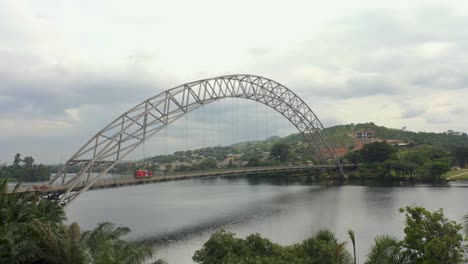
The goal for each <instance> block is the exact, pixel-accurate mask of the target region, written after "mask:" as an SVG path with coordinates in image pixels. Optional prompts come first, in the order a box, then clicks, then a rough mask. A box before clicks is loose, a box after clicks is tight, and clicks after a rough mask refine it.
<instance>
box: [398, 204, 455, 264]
mask: <svg viewBox="0 0 468 264" xmlns="http://www.w3.org/2000/svg"><path fill="white" fill-rule="evenodd" d="M400 212H402V213H403V212H404V213H405V216H406V227H405V229H404V232H405V238H404V239H403V241H402V243H403V244H402V246H403V253H404V254H405V256H406V257H407V258H408V259H409V261H410V263H415V264H419V263H424V264H426V263H427V264H432V263H434V264H437V263H446V264H451V263H460V262H461V261H462V260H463V255H462V253H461V252H462V240H463V237H462V236H461V235H460V234H459V231H460V230H461V229H462V227H461V225H459V224H457V223H455V222H454V221H450V220H448V219H447V218H445V216H444V214H443V210H442V209H439V210H437V211H435V212H433V213H431V212H429V211H427V210H426V209H424V208H422V207H406V208H404V209H403V208H402V209H400Z"/></svg>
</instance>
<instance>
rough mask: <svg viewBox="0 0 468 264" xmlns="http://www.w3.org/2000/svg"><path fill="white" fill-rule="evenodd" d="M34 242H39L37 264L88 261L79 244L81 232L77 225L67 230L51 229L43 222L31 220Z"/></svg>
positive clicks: (70, 263)
mask: <svg viewBox="0 0 468 264" xmlns="http://www.w3.org/2000/svg"><path fill="white" fill-rule="evenodd" d="M31 227H32V230H33V234H34V235H35V240H36V241H38V242H39V247H40V249H41V250H40V253H39V256H38V260H37V261H38V262H39V263H50V264H55V263H56V264H60V263H69V264H80V263H86V262H88V261H89V260H90V258H89V256H88V255H87V254H86V252H85V251H84V250H83V249H82V247H81V244H80V238H81V232H80V227H79V226H78V224H77V223H73V224H71V225H70V226H69V227H68V228H66V227H64V226H61V227H60V228H55V229H54V228H53V227H51V226H49V225H47V224H45V223H44V222H42V221H40V220H38V219H33V221H32V224H31Z"/></svg>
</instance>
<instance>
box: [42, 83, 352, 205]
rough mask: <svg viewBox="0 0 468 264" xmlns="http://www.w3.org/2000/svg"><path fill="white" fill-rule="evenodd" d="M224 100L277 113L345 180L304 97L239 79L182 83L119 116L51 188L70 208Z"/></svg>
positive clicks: (331, 145)
mask: <svg viewBox="0 0 468 264" xmlns="http://www.w3.org/2000/svg"><path fill="white" fill-rule="evenodd" d="M224 98H243V99H249V100H253V101H256V102H259V103H262V104H264V105H266V106H268V107H270V108H272V109H274V110H275V111H277V112H278V113H280V114H281V115H283V116H284V117H285V118H286V119H288V120H289V121H290V122H291V123H292V124H293V125H294V126H295V127H296V128H297V129H298V131H299V132H300V133H301V134H302V136H303V137H304V139H305V141H306V142H307V143H309V145H310V147H312V148H313V149H314V150H315V154H316V155H317V157H318V158H319V160H320V161H321V162H322V163H326V162H328V161H333V162H334V163H335V164H336V166H337V167H338V168H339V171H340V173H341V175H342V176H343V175H344V172H343V167H342V164H341V162H340V160H339V158H338V156H337V154H336V150H335V145H334V143H333V141H332V140H331V138H330V137H329V136H328V134H327V132H326V130H325V129H324V127H323V125H322V123H321V122H320V120H319V119H318V117H317V116H316V115H315V113H314V112H313V111H312V110H311V109H310V107H309V106H308V105H307V104H306V103H305V102H304V101H303V100H302V99H301V98H300V97H299V96H297V95H296V94H295V93H294V92H292V91H291V90H289V89H288V88H286V87H285V86H283V85H281V84H280V83H278V82H275V81H273V80H271V79H268V78H264V77H260V76H255V75H248V74H234V75H225V76H219V77H215V78H210V79H203V80H198V81H194V82H189V83H186V84H182V85H180V86H177V87H174V88H172V89H169V90H166V91H164V92H162V93H160V94H158V95H156V96H154V97H151V98H149V99H147V100H145V101H143V102H142V103H140V104H138V105H136V106H135V107H133V108H131V109H130V110H128V111H126V112H125V113H123V114H122V115H120V116H119V117H117V118H116V119H115V120H114V121H112V122H111V123H110V124H108V125H107V126H106V127H104V128H103V129H102V130H101V131H99V132H98V133H97V134H96V135H94V136H93V137H92V138H91V139H90V140H89V141H88V142H87V143H86V144H84V145H83V146H82V147H81V148H80V149H79V150H78V151H77V152H76V153H75V154H73V155H72V157H71V158H70V159H68V161H67V162H66V163H65V164H64V165H63V166H62V168H61V169H60V170H59V171H58V172H57V174H56V175H55V176H54V177H53V178H52V179H51V180H50V182H49V184H50V185H52V184H56V185H57V184H59V185H62V186H66V190H67V191H66V192H64V193H60V194H59V197H56V199H59V200H60V203H61V204H68V203H69V202H70V201H72V200H73V199H75V198H77V197H78V196H79V195H80V194H82V193H83V192H85V191H87V190H88V189H89V188H90V187H91V186H93V184H94V183H96V182H97V181H98V180H99V179H100V178H101V177H102V176H103V175H105V174H106V173H107V172H109V170H111V169H112V168H113V167H114V166H115V165H116V164H117V163H118V162H119V161H121V160H122V159H123V158H124V157H125V156H127V155H128V154H130V153H131V152H132V151H133V150H135V149H136V148H137V147H138V146H140V145H141V144H142V143H143V142H144V141H145V140H147V139H148V138H150V137H151V136H153V135H155V134H156V133H158V132H159V131H161V130H162V129H163V128H165V127H166V126H168V125H169V124H171V123H173V122H174V121H176V120H177V119H179V118H181V117H183V116H184V115H186V114H187V113H189V112H192V111H194V110H196V109H198V108H200V107H202V106H204V105H207V104H210V103H212V102H215V101H217V100H221V99H224ZM76 165H79V166H81V169H80V171H79V172H78V173H76V175H74V176H73V177H66V176H67V171H68V170H69V169H70V167H72V166H76ZM93 171H98V172H93ZM79 182H80V183H82V182H85V185H84V187H83V188H76V186H77V184H78V183H79Z"/></svg>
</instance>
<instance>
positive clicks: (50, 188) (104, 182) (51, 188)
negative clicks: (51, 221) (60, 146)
mask: <svg viewBox="0 0 468 264" xmlns="http://www.w3.org/2000/svg"><path fill="white" fill-rule="evenodd" d="M356 167H357V166H356V165H344V166H343V168H344V169H355V168H356ZM332 169H337V166H336V165H292V166H268V167H251V168H233V169H228V170H226V169H223V170H211V171H192V172H180V173H175V174H167V175H164V174H160V175H154V176H153V177H151V178H147V179H135V178H133V177H131V176H129V177H125V178H122V177H118V178H107V179H100V180H99V181H97V182H96V183H94V184H93V185H92V186H91V187H90V190H95V189H105V188H117V187H123V186H129V185H137V184H149V183H158V182H167V181H178V180H185V179H192V178H202V177H214V176H235V175H246V174H259V173H268V172H281V171H284V172H290V171H306V170H332ZM85 186H86V182H84V181H83V182H79V183H78V184H77V186H75V188H74V189H73V190H74V191H77V190H80V189H82V188H84V187H85ZM42 187H43V188H41V189H39V190H38V189H34V188H32V187H21V188H20V189H19V190H18V192H40V193H42V194H47V193H57V192H65V191H66V190H67V189H68V188H69V186H67V185H47V186H44V185H43V186H42Z"/></svg>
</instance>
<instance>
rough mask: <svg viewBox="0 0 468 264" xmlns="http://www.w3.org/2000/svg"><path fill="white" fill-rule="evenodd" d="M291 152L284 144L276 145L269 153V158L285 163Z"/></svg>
mask: <svg viewBox="0 0 468 264" xmlns="http://www.w3.org/2000/svg"><path fill="white" fill-rule="evenodd" d="M290 154H291V150H290V147H289V145H288V144H286V143H276V144H275V145H273V147H272V148H271V151H270V156H271V157H272V158H273V159H276V160H278V161H280V162H285V161H287V160H288V159H289V158H290Z"/></svg>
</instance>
